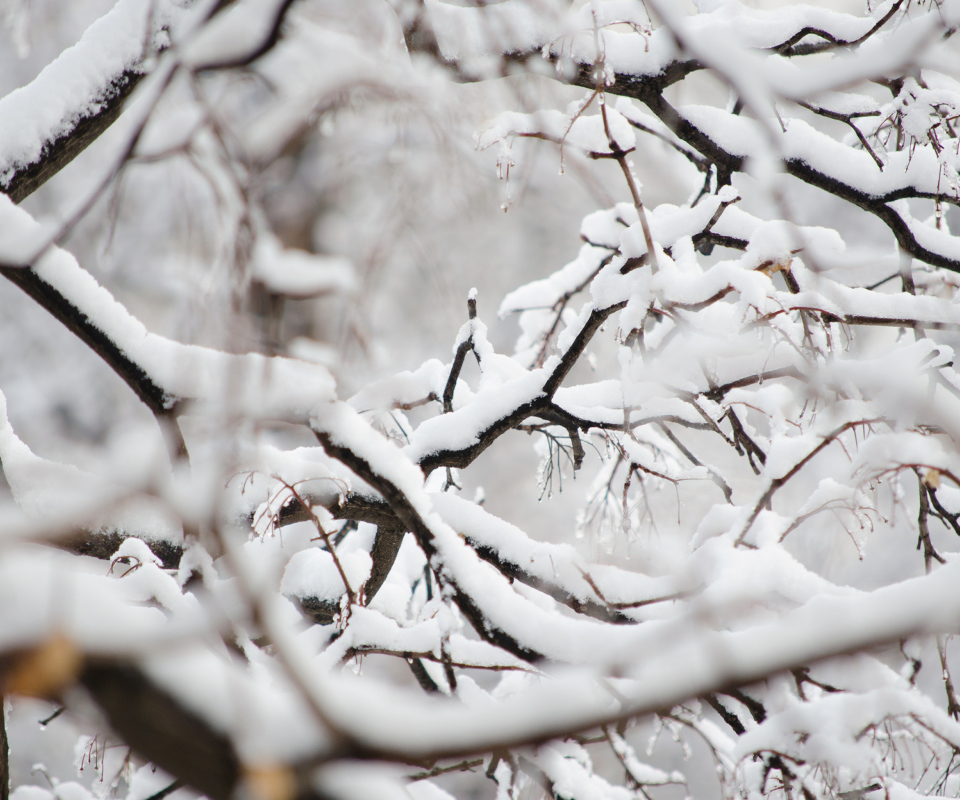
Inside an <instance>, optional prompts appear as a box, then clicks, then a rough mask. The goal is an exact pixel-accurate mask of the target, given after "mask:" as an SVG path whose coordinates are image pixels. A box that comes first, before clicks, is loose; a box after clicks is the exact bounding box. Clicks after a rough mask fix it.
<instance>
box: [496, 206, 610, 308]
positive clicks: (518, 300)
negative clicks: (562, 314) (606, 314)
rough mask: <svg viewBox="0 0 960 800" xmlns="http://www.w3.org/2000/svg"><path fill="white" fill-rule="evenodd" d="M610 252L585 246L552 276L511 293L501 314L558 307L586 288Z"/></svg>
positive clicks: (505, 299) (506, 298)
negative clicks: (566, 298) (563, 301)
mask: <svg viewBox="0 0 960 800" xmlns="http://www.w3.org/2000/svg"><path fill="white" fill-rule="evenodd" d="M591 216H594V215H591ZM621 230H622V228H621ZM608 255H609V251H608V250H606V249H605V248H604V247H594V246H593V245H590V244H585V245H583V247H581V248H580V252H579V253H578V254H577V257H576V258H575V259H574V260H573V261H571V262H570V263H569V264H567V265H566V266H564V267H563V268H562V269H559V270H557V271H556V272H554V273H553V274H552V275H551V276H550V277H549V278H543V279H542V280H538V281H533V282H531V283H528V284H525V285H524V286H521V287H520V288H519V289H514V290H513V291H512V292H510V294H508V295H507V296H506V297H504V298H503V302H502V303H500V309H499V310H498V311H497V314H499V316H501V317H505V316H506V315H507V314H513V313H515V312H518V311H528V310H531V309H554V308H555V307H556V305H557V303H559V302H561V301H562V300H563V299H564V298H565V297H567V296H570V295H573V294H574V293H575V292H576V291H578V290H580V289H582V288H585V286H586V283H587V281H588V280H589V279H590V277H591V276H592V275H593V274H594V273H595V272H596V271H597V269H598V268H599V267H600V263H601V262H602V261H603V259H604V258H606V257H607V256H608Z"/></svg>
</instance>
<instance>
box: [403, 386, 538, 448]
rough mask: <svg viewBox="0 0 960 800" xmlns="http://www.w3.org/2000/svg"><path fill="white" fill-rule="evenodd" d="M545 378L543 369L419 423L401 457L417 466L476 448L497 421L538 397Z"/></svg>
mask: <svg viewBox="0 0 960 800" xmlns="http://www.w3.org/2000/svg"><path fill="white" fill-rule="evenodd" d="M548 375H549V373H548V372H547V370H546V369H537V370H532V371H531V372H529V373H528V374H526V375H524V376H523V377H520V378H516V379H514V380H511V381H509V382H508V383H504V384H500V385H491V386H487V387H483V388H481V389H480V391H478V392H477V394H476V395H475V396H474V398H473V400H472V401H471V402H470V403H469V404H467V405H465V406H462V407H461V408H459V409H457V410H456V411H454V412H453V413H452V414H442V415H441V416H439V417H433V418H432V419H428V420H426V421H425V422H423V423H421V424H420V427H418V428H417V429H416V431H414V434H413V436H411V437H410V444H408V445H407V446H406V447H405V448H403V453H404V455H405V456H406V457H407V458H409V459H410V460H411V461H413V462H420V461H422V460H423V459H424V458H426V457H427V456H430V455H433V454H435V453H440V452H442V451H444V450H464V449H466V448H468V447H471V446H473V445H475V444H477V443H478V442H479V441H480V437H481V435H482V434H483V432H484V431H486V430H487V429H488V428H490V427H491V426H492V425H494V423H496V422H497V421H498V420H500V419H502V418H504V417H506V416H508V415H509V414H511V413H513V411H515V410H516V409H517V408H519V407H520V406H522V405H524V404H526V403H530V402H532V401H533V400H536V399H537V398H538V397H540V396H541V395H542V394H543V384H544V381H546V379H547V377H548Z"/></svg>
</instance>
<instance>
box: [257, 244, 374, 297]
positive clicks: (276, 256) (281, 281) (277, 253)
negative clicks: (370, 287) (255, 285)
mask: <svg viewBox="0 0 960 800" xmlns="http://www.w3.org/2000/svg"><path fill="white" fill-rule="evenodd" d="M252 277H253V278H254V279H255V280H258V281H260V282H261V283H262V284H263V285H264V286H265V287H266V288H267V290H268V291H270V292H271V293H272V294H278V295H284V296H286V297H294V298H300V299H302V298H307V297H317V296H319V295H324V294H331V293H335V292H336V293H343V294H347V293H349V292H352V291H353V290H354V289H355V288H356V276H355V275H354V272H353V265H352V264H351V263H350V261H349V260H348V259H346V258H342V257H337V256H323V255H316V254H315V253H308V252H306V251H305V250H295V249H292V248H284V247H283V246H282V245H281V243H280V240H279V239H277V237H276V236H274V235H273V234H271V233H268V232H266V231H264V232H261V233H260V235H259V237H258V240H257V246H256V248H255V250H254V254H253V271H252Z"/></svg>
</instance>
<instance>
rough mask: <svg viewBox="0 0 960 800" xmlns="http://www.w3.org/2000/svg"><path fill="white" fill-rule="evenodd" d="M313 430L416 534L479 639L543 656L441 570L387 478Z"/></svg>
mask: <svg viewBox="0 0 960 800" xmlns="http://www.w3.org/2000/svg"><path fill="white" fill-rule="evenodd" d="M315 433H316V436H317V440H318V441H319V442H320V444H321V446H322V447H323V449H324V450H325V451H326V453H327V455H328V456H330V457H331V458H335V459H336V460H337V461H340V462H341V463H343V464H344V465H345V466H347V467H349V468H350V469H351V470H352V471H353V472H354V474H356V475H357V476H358V477H359V478H361V479H363V480H364V481H366V482H367V483H368V484H370V486H372V487H373V488H374V489H375V490H376V491H378V492H379V493H380V494H381V495H382V496H383V498H384V500H386V502H387V504H388V505H389V506H390V508H391V509H392V511H393V512H394V514H396V516H397V518H398V519H399V520H400V523H401V524H402V526H403V527H404V529H405V530H408V531H410V532H411V533H413V535H414V536H416V537H417V544H419V545H420V549H421V550H423V553H424V555H425V556H426V557H427V561H428V562H429V563H430V565H431V568H432V569H433V572H434V575H435V576H436V578H437V581H438V582H439V583H440V585H442V586H447V587H449V589H450V591H451V595H452V598H451V599H452V600H453V602H454V603H456V605H457V607H458V608H459V609H460V611H461V613H463V615H464V617H466V618H467V620H469V622H470V624H471V625H472V626H473V628H474V630H475V631H476V632H477V634H478V635H479V636H480V638H482V639H484V640H485V641H487V642H489V643H490V644H493V645H496V646H497V647H501V648H503V649H504V650H506V651H507V652H508V653H512V654H513V655H515V656H517V657H518V658H521V659H523V660H524V661H529V662H531V663H533V662H536V661H540V660H541V659H542V658H543V654H542V653H538V652H536V651H535V650H531V649H530V648H528V647H525V646H524V645H523V644H521V643H520V642H519V641H518V640H517V639H515V638H513V637H512V636H511V635H510V634H508V633H507V632H506V631H504V630H502V629H500V628H498V627H496V626H494V625H493V624H492V623H491V622H490V621H489V620H488V619H487V618H486V616H485V615H484V613H483V610H482V609H481V607H480V606H479V605H478V603H477V601H476V600H475V599H474V598H473V597H471V596H470V595H469V594H468V593H466V592H465V591H463V589H461V588H460V586H458V585H457V583H456V581H455V580H453V579H452V578H450V577H449V576H448V575H446V574H445V573H444V571H443V568H442V566H443V557H442V555H441V554H440V552H439V551H438V550H437V548H436V546H435V545H434V541H433V534H432V533H431V531H430V528H429V527H428V526H427V524H426V523H425V522H424V521H423V518H422V517H421V516H420V514H419V512H418V511H417V510H416V508H415V507H414V506H413V504H412V503H411V502H410V501H409V500H408V499H407V497H406V495H405V494H404V493H403V491H402V490H401V489H400V488H399V487H397V486H396V485H395V484H394V483H393V482H392V481H390V480H389V479H388V478H386V477H384V476H383V475H380V474H379V473H378V472H377V471H376V470H375V469H374V468H373V467H372V466H371V465H370V464H369V463H368V462H367V461H366V460H365V459H363V458H361V457H360V456H358V455H357V454H356V453H354V452H353V451H352V450H351V449H350V448H349V447H345V446H343V445H341V444H338V443H336V442H334V441H333V440H332V439H331V438H330V436H329V435H328V434H327V433H326V432H324V431H315Z"/></svg>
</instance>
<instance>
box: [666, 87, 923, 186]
mask: <svg viewBox="0 0 960 800" xmlns="http://www.w3.org/2000/svg"><path fill="white" fill-rule="evenodd" d="M679 111H680V115H681V116H682V117H683V118H684V119H686V120H687V121H688V122H690V123H691V124H692V125H693V126H694V127H696V128H698V129H699V130H701V131H703V132H704V133H705V134H706V135H707V136H709V137H710V139H712V140H713V141H715V142H716V143H717V144H718V145H720V147H722V148H723V149H724V150H726V151H727V152H729V153H732V154H733V155H736V156H742V157H750V156H753V155H755V154H756V153H759V152H764V148H765V147H766V144H765V139H764V136H765V132H764V131H762V130H761V128H760V126H759V124H758V123H757V121H756V120H752V119H748V118H747V117H742V116H737V115H734V114H731V113H729V112H727V111H725V110H723V109H721V108H714V107H712V106H693V105H690V106H682V107H681V108H680V109H679ZM772 122H773V123H774V124H773V125H771V126H768V127H770V128H772V129H774V130H775V132H774V134H773V135H774V136H775V137H776V147H777V151H778V153H779V154H780V155H781V156H782V157H783V158H786V159H788V160H796V161H800V162H802V163H804V164H807V165H809V166H810V167H811V168H812V169H814V170H816V171H817V172H820V173H822V174H824V175H827V176H829V177H830V178H832V179H834V180H836V181H838V182H840V183H842V184H845V185H846V186H849V187H851V188H852V189H854V190H855V191H857V192H861V193H863V194H865V195H867V196H868V197H874V198H879V197H887V196H889V195H891V194H893V193H896V192H899V191H903V190H912V191H915V192H920V193H924V194H929V195H931V196H934V195H936V194H938V193H939V192H940V190H941V187H940V186H938V176H939V174H940V167H939V162H938V161H937V158H936V155H935V154H934V153H933V151H932V150H931V149H930V148H925V147H919V148H917V149H916V150H915V151H913V152H912V153H908V152H893V153H886V154H885V159H886V163H885V165H884V168H883V170H880V168H879V167H878V166H877V164H876V162H875V161H874V160H873V158H872V157H871V156H870V154H869V153H867V152H865V151H864V150H857V149H855V148H853V147H849V146H847V145H845V144H842V143H840V142H838V141H837V140H835V139H834V138H832V137H831V136H827V135H826V134H824V133H821V132H820V131H818V130H816V128H814V127H813V126H811V125H810V124H809V123H807V122H804V121H803V120H801V119H796V118H791V119H790V120H789V121H786V125H787V129H786V131H785V132H782V131H781V130H780V126H779V124H777V123H776V121H775V120H772Z"/></svg>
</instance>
